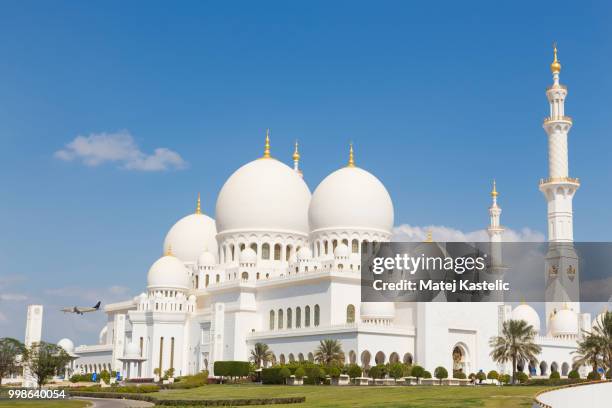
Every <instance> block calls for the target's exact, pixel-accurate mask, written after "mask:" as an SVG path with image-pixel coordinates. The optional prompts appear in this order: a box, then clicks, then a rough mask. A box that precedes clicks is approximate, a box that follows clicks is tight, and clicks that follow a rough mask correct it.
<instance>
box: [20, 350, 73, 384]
mask: <svg viewBox="0 0 612 408" xmlns="http://www.w3.org/2000/svg"><path fill="white" fill-rule="evenodd" d="M25 362H26V364H27V366H28V368H29V370H30V373H31V374H32V376H33V377H35V378H36V383H37V384H38V388H40V387H42V386H43V385H45V383H46V382H47V379H48V378H49V377H51V376H52V375H53V374H56V373H59V372H61V371H62V370H63V369H64V368H65V367H66V364H68V363H69V362H70V356H69V355H68V353H66V351H65V350H64V349H63V348H61V347H59V346H57V345H55V344H51V343H46V342H44V341H43V342H40V343H35V344H33V345H32V347H30V348H28V349H26V351H25Z"/></svg>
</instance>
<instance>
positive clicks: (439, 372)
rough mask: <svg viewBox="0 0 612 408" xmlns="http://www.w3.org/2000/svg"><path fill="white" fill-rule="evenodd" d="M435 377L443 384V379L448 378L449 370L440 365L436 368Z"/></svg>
mask: <svg viewBox="0 0 612 408" xmlns="http://www.w3.org/2000/svg"><path fill="white" fill-rule="evenodd" d="M434 377H436V378H437V379H438V380H440V384H442V380H443V379H445V378H448V371H447V370H446V368H444V367H442V366H438V367H436V369H435V370H434Z"/></svg>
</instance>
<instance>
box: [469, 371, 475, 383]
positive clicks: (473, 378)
mask: <svg viewBox="0 0 612 408" xmlns="http://www.w3.org/2000/svg"><path fill="white" fill-rule="evenodd" d="M468 378H469V379H470V380H471V381H472V382H474V381H475V380H476V374H475V373H470V375H468Z"/></svg>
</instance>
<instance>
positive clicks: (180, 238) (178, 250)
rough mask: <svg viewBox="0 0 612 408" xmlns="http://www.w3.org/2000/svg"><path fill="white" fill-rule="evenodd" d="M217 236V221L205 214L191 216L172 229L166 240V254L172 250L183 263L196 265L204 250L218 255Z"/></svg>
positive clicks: (184, 218)
mask: <svg viewBox="0 0 612 408" xmlns="http://www.w3.org/2000/svg"><path fill="white" fill-rule="evenodd" d="M216 235H217V227H216V225H215V220H213V219H212V218H210V217H209V216H207V215H204V214H197V213H196V214H190V215H188V216H186V217H183V218H181V219H180V220H179V221H178V222H177V223H176V224H174V225H173V226H172V228H170V231H168V234H166V239H165V240H164V253H167V252H168V251H170V250H171V251H172V254H174V256H176V257H177V258H179V259H180V260H181V261H183V262H192V263H195V262H196V261H197V259H198V256H199V255H200V254H201V253H202V251H204V250H206V251H209V252H212V253H213V254H216V253H217V239H216V238H215V237H216Z"/></svg>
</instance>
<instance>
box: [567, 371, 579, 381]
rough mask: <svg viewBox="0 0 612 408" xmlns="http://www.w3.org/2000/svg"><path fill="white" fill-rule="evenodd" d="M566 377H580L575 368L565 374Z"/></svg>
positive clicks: (574, 378) (573, 378)
mask: <svg viewBox="0 0 612 408" xmlns="http://www.w3.org/2000/svg"><path fill="white" fill-rule="evenodd" d="M567 378H570V379H572V380H577V379H579V378H580V373H579V372H578V371H577V370H572V371H570V372H569V374H567Z"/></svg>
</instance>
